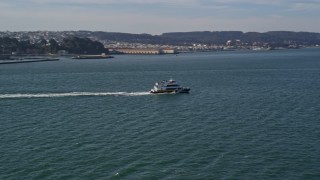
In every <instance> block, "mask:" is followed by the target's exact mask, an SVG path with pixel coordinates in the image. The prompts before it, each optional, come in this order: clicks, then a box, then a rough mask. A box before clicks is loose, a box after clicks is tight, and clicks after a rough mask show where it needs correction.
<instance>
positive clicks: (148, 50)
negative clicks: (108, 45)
mask: <svg viewBox="0 0 320 180" xmlns="http://www.w3.org/2000/svg"><path fill="white" fill-rule="evenodd" d="M110 51H111V52H115V53H119V54H146V55H147V54H150V55H152V54H162V51H161V49H153V48H141V49H140V48H138V49H136V48H118V49H112V50H110Z"/></svg>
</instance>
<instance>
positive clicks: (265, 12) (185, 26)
mask: <svg viewBox="0 0 320 180" xmlns="http://www.w3.org/2000/svg"><path fill="white" fill-rule="evenodd" d="M319 13H320V0H0V31H6V30H9V31H24V30H26V31H33V30H50V31H63V30H93V31H108V32H129V33H150V34H161V33H164V32H178V31H179V32H181V31H182V32H185V31H224V30H240V31H244V32H247V31H258V32H266V31H271V30H288V31H309V32H320V20H319Z"/></svg>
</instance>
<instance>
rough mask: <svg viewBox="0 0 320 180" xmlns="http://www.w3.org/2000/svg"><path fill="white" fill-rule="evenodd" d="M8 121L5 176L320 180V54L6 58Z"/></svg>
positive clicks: (1, 69)
mask: <svg viewBox="0 0 320 180" xmlns="http://www.w3.org/2000/svg"><path fill="white" fill-rule="evenodd" d="M169 78H174V79H176V80H177V81H178V82H180V84H181V85H184V86H189V87H191V92H190V94H181V95H150V94H149V93H148V91H149V90H150V89H151V88H152V86H153V84H154V82H155V81H158V80H163V79H169ZM0 123H1V126H0V137H1V138H0V144H1V145H0V179H319V178H320V140H319V139H320V130H319V129H320V49H301V50H283V51H267V52H252V51H251V52H250V51H239V52H214V53H194V54H179V55H178V56H174V55H172V56H171V55H168V56H125V55H123V56H116V57H115V58H114V59H107V60H81V61H79V60H71V59H67V58H63V59H62V60H61V61H56V62H43V63H27V64H10V65H0Z"/></svg>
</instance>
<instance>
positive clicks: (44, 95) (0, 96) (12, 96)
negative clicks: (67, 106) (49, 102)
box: [0, 92, 150, 99]
mask: <svg viewBox="0 0 320 180" xmlns="http://www.w3.org/2000/svg"><path fill="white" fill-rule="evenodd" d="M149 94H150V92H70V93H35V94H29V93H27V94H20V93H18V94H0V99H16V98H56V97H76V96H145V95H149Z"/></svg>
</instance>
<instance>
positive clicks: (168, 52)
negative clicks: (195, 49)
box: [162, 48, 178, 54]
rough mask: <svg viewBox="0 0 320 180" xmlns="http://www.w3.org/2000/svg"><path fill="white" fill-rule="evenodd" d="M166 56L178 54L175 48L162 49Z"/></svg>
mask: <svg viewBox="0 0 320 180" xmlns="http://www.w3.org/2000/svg"><path fill="white" fill-rule="evenodd" d="M162 52H163V53H164V54H177V53H178V52H177V51H176V50H175V49H173V48H164V49H162Z"/></svg>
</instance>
